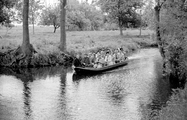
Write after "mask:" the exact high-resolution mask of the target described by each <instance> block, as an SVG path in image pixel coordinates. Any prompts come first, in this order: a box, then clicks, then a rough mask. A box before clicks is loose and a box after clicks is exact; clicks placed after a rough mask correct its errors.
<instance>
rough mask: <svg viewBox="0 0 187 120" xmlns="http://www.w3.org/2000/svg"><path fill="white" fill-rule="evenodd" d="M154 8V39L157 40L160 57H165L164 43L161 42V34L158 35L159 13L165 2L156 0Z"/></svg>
mask: <svg viewBox="0 0 187 120" xmlns="http://www.w3.org/2000/svg"><path fill="white" fill-rule="evenodd" d="M155 2H156V4H157V5H156V6H155V8H154V9H155V18H156V39H157V43H158V47H159V50H160V53H161V55H162V57H165V51H164V41H163V40H162V37H161V34H160V12H161V8H162V6H163V4H164V3H165V2H166V0H164V1H162V2H161V1H160V0H156V1H155Z"/></svg>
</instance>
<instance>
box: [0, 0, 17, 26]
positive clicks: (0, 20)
mask: <svg viewBox="0 0 187 120" xmlns="http://www.w3.org/2000/svg"><path fill="white" fill-rule="evenodd" d="M15 2H16V0H1V1H0V24H5V23H10V22H11V21H10V15H9V14H8V10H7V9H10V8H12V7H13V6H14V4H15Z"/></svg>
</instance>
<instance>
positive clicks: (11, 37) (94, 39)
mask: <svg viewBox="0 0 187 120" xmlns="http://www.w3.org/2000/svg"><path fill="white" fill-rule="evenodd" d="M0 36H1V38H0V42H1V44H0V52H5V51H8V50H11V49H16V48H17V47H18V46H19V45H21V43H22V27H21V26H17V27H14V28H12V29H11V30H10V31H9V32H8V34H7V35H6V29H5V28H1V29H0ZM30 41H31V44H32V45H33V47H34V48H35V50H36V51H37V52H38V54H40V55H47V56H48V55H49V54H50V55H53V54H58V53H60V50H59V48H58V45H59V41H60V31H59V29H58V30H57V32H56V33H53V27H46V26H41V27H39V26H36V27H35V34H33V33H32V27H30ZM155 45H156V42H155V41H154V36H153V32H152V31H150V30H143V31H142V36H139V30H137V29H134V30H125V31H124V36H119V31H68V32H67V51H68V52H69V53H72V54H75V53H77V52H81V53H86V52H90V51H94V50H97V49H100V48H108V47H109V48H114V49H116V48H119V47H123V48H124V50H125V51H127V52H129V51H133V50H135V49H138V48H140V47H151V46H155ZM37 62H39V61H37Z"/></svg>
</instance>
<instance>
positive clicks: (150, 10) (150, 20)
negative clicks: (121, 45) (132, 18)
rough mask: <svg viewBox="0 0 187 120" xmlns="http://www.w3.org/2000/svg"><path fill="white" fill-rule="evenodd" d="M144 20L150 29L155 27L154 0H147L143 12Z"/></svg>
mask: <svg viewBox="0 0 187 120" xmlns="http://www.w3.org/2000/svg"><path fill="white" fill-rule="evenodd" d="M142 21H143V23H144V24H145V26H147V27H149V28H150V29H154V28H155V11H154V2H153V1H152V0H150V1H147V5H146V6H145V9H144V12H143V14H142Z"/></svg>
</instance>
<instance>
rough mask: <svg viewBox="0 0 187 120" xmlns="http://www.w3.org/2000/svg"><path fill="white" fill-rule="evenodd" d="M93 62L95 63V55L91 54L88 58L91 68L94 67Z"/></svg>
mask: <svg viewBox="0 0 187 120" xmlns="http://www.w3.org/2000/svg"><path fill="white" fill-rule="evenodd" d="M95 61H96V57H95V53H93V54H91V56H90V63H91V65H92V66H94V64H95Z"/></svg>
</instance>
